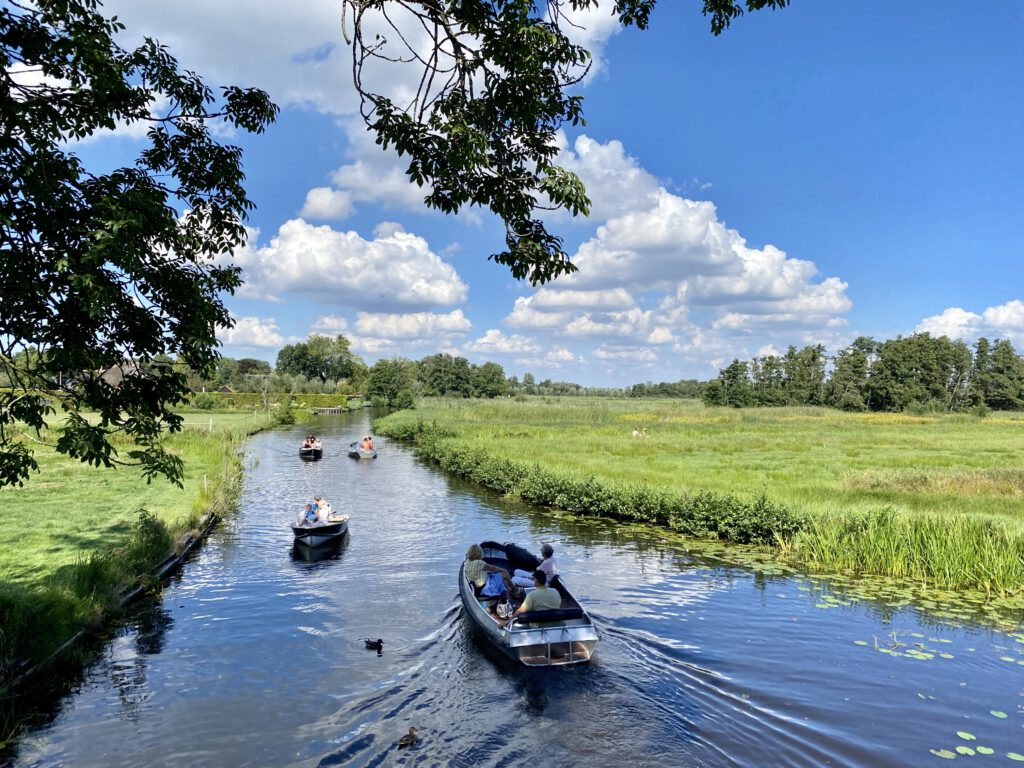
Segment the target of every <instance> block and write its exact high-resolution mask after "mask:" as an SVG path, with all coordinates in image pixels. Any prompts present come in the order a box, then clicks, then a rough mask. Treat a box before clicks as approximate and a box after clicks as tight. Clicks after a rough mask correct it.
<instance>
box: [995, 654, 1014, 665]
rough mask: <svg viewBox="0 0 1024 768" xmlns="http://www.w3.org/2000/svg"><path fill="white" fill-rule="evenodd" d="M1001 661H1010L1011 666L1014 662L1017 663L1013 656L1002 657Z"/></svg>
mask: <svg viewBox="0 0 1024 768" xmlns="http://www.w3.org/2000/svg"><path fill="white" fill-rule="evenodd" d="M999 660H1000V661H1008V662H1010V663H1011V664H1012V663H1013V662H1015V661H1016V659H1015V658H1013V656H1000V657H999Z"/></svg>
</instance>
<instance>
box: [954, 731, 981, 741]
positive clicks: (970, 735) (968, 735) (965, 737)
mask: <svg viewBox="0 0 1024 768" xmlns="http://www.w3.org/2000/svg"><path fill="white" fill-rule="evenodd" d="M956 735H957V736H959V737H960V738H961V739H963V740H964V741H976V740H977V737H976V736H975V735H974V734H973V733H968V732H967V731H957V732H956Z"/></svg>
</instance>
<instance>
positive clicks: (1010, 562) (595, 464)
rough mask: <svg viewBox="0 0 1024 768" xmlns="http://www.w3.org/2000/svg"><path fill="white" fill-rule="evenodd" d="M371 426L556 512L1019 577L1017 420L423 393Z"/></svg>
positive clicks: (979, 577)
mask: <svg viewBox="0 0 1024 768" xmlns="http://www.w3.org/2000/svg"><path fill="white" fill-rule="evenodd" d="M376 428H377V430H378V431H380V432H381V433H383V434H388V435H392V436H397V437H407V438H412V439H415V440H416V441H417V445H418V450H419V451H420V452H421V453H422V454H423V455H424V456H425V457H427V458H429V459H431V460H433V461H435V462H437V463H439V464H440V465H441V466H444V467H446V468H448V469H450V470H451V471H454V472H457V473H459V474H462V475H465V476H468V477H472V478H473V479H475V480H477V481H478V482H481V483H482V484H484V485H487V486H488V487H491V488H494V489H496V490H499V491H501V492H504V493H509V494H512V495H517V496H520V497H522V498H524V499H526V500H528V501H534V502H537V503H541V504H546V505H548V506H554V507H558V508H561V509H566V510H567V511H571V512H576V513H582V514H588V513H589V514H601V515H608V516H611V517H619V518H624V519H636V520H643V521H646V522H654V523H657V524H661V525H666V526H668V527H671V528H673V529H675V530H679V531H682V532H685V533H689V534H691V535H698V536H713V537H718V538H722V539H726V540H731V541H750V542H755V543H756V542H764V543H771V544H773V545H774V546H777V547H779V548H780V549H781V550H782V551H783V552H784V553H785V554H786V555H787V556H789V557H792V558H794V559H797V560H799V561H800V562H802V563H803V564H804V565H806V566H808V567H810V568H820V569H827V570H833V569H839V570H849V571H861V572H871V573H879V574H886V575H893V576H906V577H912V578H915V579H920V580H922V581H927V582H928V583H931V584H934V585H936V586H940V587H943V588H947V589H962V588H980V589H985V590H989V591H992V592H996V593H1007V592H1011V591H1014V590H1017V589H1020V587H1021V585H1022V584H1024V512H1022V504H1021V502H1022V500H1024V469H1022V468H1021V467H1022V463H1024V440H1021V431H1022V429H1024V417H1022V416H1021V415H1017V414H993V415H991V416H989V417H988V418H985V419H979V418H976V417H973V416H963V415H951V416H907V415H901V414H848V413H843V412H839V411H832V410H827V409H814V408H790V409H757V410H755V409H747V410H735V409H724V408H722V409H718V408H705V407H704V406H703V405H702V404H700V403H699V402H695V401H631V400H582V399H571V400H569V399H566V400H561V401H557V400H550V399H533V400H528V401H525V402H516V401H512V400H502V401H486V402H481V401H426V402H424V403H421V404H420V405H419V406H418V407H417V409H416V410H415V411H401V412H398V413H396V414H392V415H391V416H389V417H387V418H386V419H385V420H383V421H381V422H380V423H378V425H377V426H376ZM634 430H638V431H642V430H646V436H641V437H636V438H634V437H632V433H633V431H634Z"/></svg>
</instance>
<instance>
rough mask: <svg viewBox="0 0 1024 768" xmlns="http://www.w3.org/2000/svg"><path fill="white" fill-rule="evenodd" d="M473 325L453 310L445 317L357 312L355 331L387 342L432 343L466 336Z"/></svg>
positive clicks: (459, 312) (426, 314) (460, 312)
mask: <svg viewBox="0 0 1024 768" xmlns="http://www.w3.org/2000/svg"><path fill="white" fill-rule="evenodd" d="M472 329H473V324H472V323H471V322H469V318H467V317H466V316H465V314H463V312H462V310H461V309H456V310H454V311H453V312H449V313H447V314H438V313H434V312H414V313H407V314H397V313H395V314H372V313H368V312H360V313H359V315H358V318H357V319H356V331H358V332H359V333H360V334H364V335H367V336H375V337H380V338H386V339H423V340H432V339H436V338H438V337H443V336H452V335H460V334H465V333H469V331H471V330H472Z"/></svg>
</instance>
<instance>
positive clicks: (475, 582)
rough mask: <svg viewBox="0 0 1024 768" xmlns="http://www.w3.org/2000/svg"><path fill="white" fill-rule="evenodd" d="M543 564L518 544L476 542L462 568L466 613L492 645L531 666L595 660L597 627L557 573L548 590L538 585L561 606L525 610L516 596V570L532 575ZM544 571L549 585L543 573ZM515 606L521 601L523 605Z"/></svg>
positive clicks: (462, 588)
mask: <svg viewBox="0 0 1024 768" xmlns="http://www.w3.org/2000/svg"><path fill="white" fill-rule="evenodd" d="M545 554H547V553H545ZM477 561H482V563H483V565H478V564H476V563H477ZM540 564H541V560H540V558H538V557H537V556H536V555H534V554H532V553H530V552H528V551H527V550H525V549H523V548H522V547H519V546H517V545H516V544H510V543H505V544H498V543H497V542H493V541H484V542H482V543H480V544H474V545H473V546H472V547H470V549H469V552H467V554H466V561H465V562H463V564H462V565H461V566H460V568H459V595H460V596H461V597H462V604H463V606H464V607H465V609H466V614H467V615H468V616H469V618H470V620H471V621H472V622H473V624H474V626H475V627H476V628H477V629H478V630H479V631H480V632H481V633H482V634H483V636H484V637H486V638H487V640H488V641H490V642H491V643H493V644H494V645H495V646H496V647H497V648H498V649H499V650H501V651H502V652H503V653H504V654H506V655H507V656H510V657H511V658H513V659H515V660H516V661H518V662H520V663H522V664H525V665H526V666H530V667H547V666H561V665H566V664H579V663H583V662H587V661H590V659H591V657H592V655H593V653H594V648H595V646H596V645H597V640H598V634H597V628H596V627H595V626H594V622H593V621H592V620H591V618H590V616H589V614H587V612H586V611H585V610H584V609H583V606H581V605H580V604H579V602H578V601H577V600H576V598H575V597H573V596H572V594H571V593H570V592H569V590H568V588H566V586H565V584H564V583H563V581H562V579H561V578H560V577H559V576H557V575H555V576H554V577H553V578H552V579H551V583H550V584H545V585H544V586H540V584H539V583H538V582H535V585H536V586H538V587H539V588H540V589H544V588H545V587H547V589H551V590H553V591H554V593H555V597H557V602H558V607H557V608H555V607H551V608H543V609H540V610H527V611H525V612H524V611H522V610H520V609H521V608H522V604H521V603H522V601H521V600H517V598H516V596H515V594H517V593H518V592H519V590H517V589H516V588H515V586H514V585H512V584H511V578H510V577H511V575H512V574H513V573H515V572H516V571H517V570H519V571H526V572H529V573H531V574H532V573H534V572H535V571H537V568H538V566H539V565H540ZM467 567H468V568H469V571H470V574H469V575H467V573H466V570H467ZM481 573H484V574H485V578H484V584H483V585H482V586H481V585H480V583H479V582H480V580H481V579H480V574H481ZM540 573H541V575H542V577H543V578H545V581H546V575H545V574H544V571H540ZM490 574H493V575H490ZM470 576H473V578H472V579H471V578H470ZM528 589H529V588H528ZM491 593H493V594H491ZM545 597H548V598H551V597H552V596H550V595H545ZM516 602H519V603H520V605H519V606H518V607H517V606H516ZM530 602H531V603H532V602H533V601H532V600H531V601H530ZM549 602H550V600H549ZM527 607H528V608H529V604H528V605H527Z"/></svg>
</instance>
